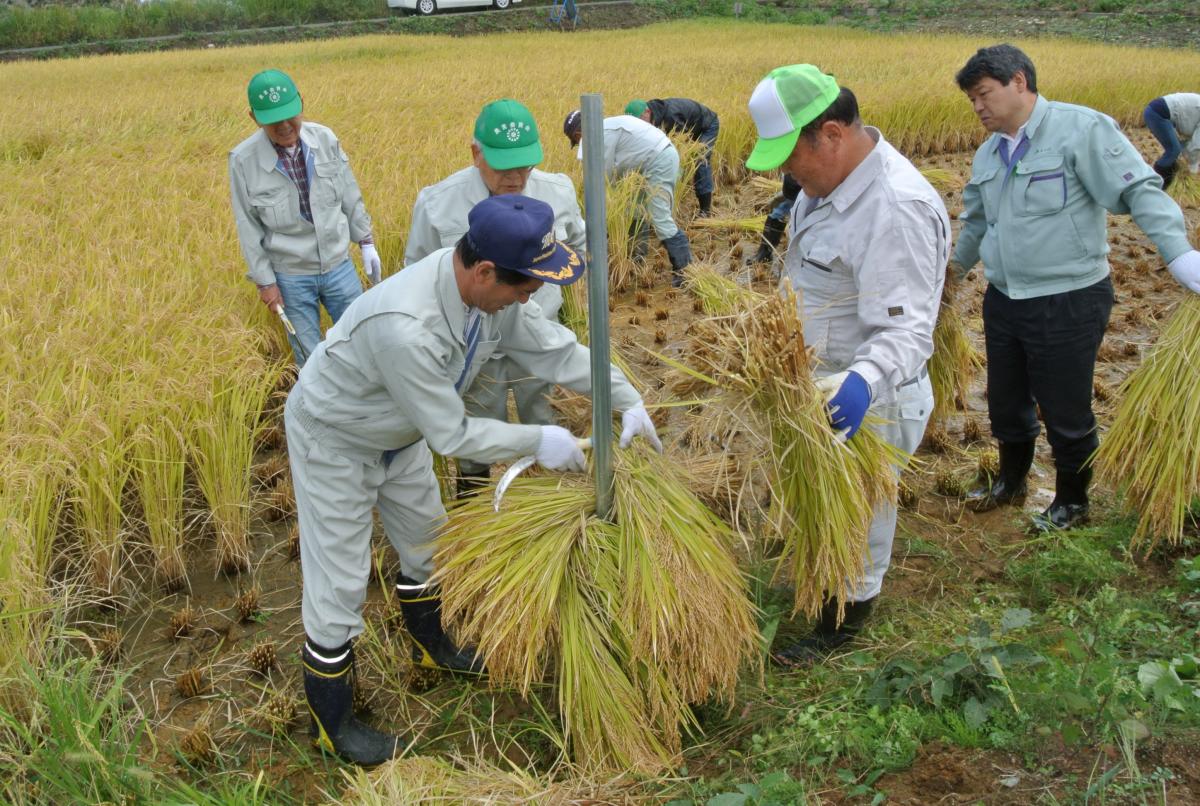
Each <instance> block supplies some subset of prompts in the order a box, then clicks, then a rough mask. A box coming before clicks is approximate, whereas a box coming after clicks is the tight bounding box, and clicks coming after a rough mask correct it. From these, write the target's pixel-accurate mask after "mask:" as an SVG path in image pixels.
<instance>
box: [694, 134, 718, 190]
mask: <svg viewBox="0 0 1200 806" xmlns="http://www.w3.org/2000/svg"><path fill="white" fill-rule="evenodd" d="M720 129H721V124H720V123H714V124H713V125H712V126H711V127H709V128H707V129H705V130H704V131H702V132H700V136H699V137H697V138H696V139H697V140H699V141H700V142H701V143H704V156H703V157H701V158H700V162H699V164H698V165H696V173H695V176H694V177H693V178H692V187H693V188H695V190H696V195H697V196H702V195H704V194H705V193H712V192H713V175H712V153H713V146H714V145H715V144H716V142H717V133H718V132H719V131H720Z"/></svg>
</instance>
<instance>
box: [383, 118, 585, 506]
mask: <svg viewBox="0 0 1200 806" xmlns="http://www.w3.org/2000/svg"><path fill="white" fill-rule="evenodd" d="M541 161H542V143H541V139H540V138H539V136H538V127H537V122H536V121H534V119H533V115H532V114H530V112H529V110H528V109H527V108H526V107H525V105H524V104H522V103H520V102H519V101H514V100H512V99H511V98H501V99H500V100H498V101H492V102H491V103H489V104H486V105H485V106H484V107H483V109H482V110H481V111H480V113H479V116H478V117H477V118H476V119H475V133H474V137H473V139H472V141H471V162H472V165H470V166H468V167H466V168H463V169H462V170H461V171H458V172H456V173H453V174H451V175H450V176H448V177H446V178H445V179H443V180H442V181H440V182H438V183H437V184H436V185H429V186H428V187H425V188H422V189H421V192H420V193H418V194H417V201H416V204H415V205H414V206H413V212H412V226H411V227H410V228H409V232H408V241H407V243H406V244H405V247H404V265H406V266H410V265H412V264H413V263H416V262H417V261H418V260H421V259H422V258H424V257H426V256H427V255H429V254H431V253H433V252H436V251H437V250H438V249H444V248H446V247H448V246H454V245H455V244H456V243H458V240H459V239H460V238H461V237H462V236H463V234H464V233H466V231H467V213H469V212H470V211H471V208H472V207H474V206H475V205H476V204H478V203H479V202H481V201H483V200H484V199H486V198H488V197H490V196H498V195H502V194H510V193H516V194H521V195H524V196H528V197H530V198H534V199H537V200H539V201H543V202H545V203H546V204H548V205H550V208H551V209H552V210H553V211H554V237H555V238H557V239H558V240H560V241H563V242H564V243H567V244H569V245H570V246H571V248H572V249H574V250H576V251H577V252H579V253H580V254H583V253H584V252H585V250H586V245H587V244H586V241H587V238H586V235H585V231H584V224H583V216H582V215H581V214H580V211H579V200H578V197H577V195H576V193H575V185H574V183H573V182H572V181H571V179H570V178H569V177H568V176H567V175H566V174H552V173H546V172H544V171H539V170H538V169H537V168H535V167H534V166H535V165H537V164H538V163H540V162H541ZM533 300H534V302H536V303H537V304H538V306H539V307H540V308H541V311H542V315H543V316H544V317H545V318H546V319H548V320H550V321H552V322H557V321H558V311H559V309H560V308H561V307H562V289H561V288H560V287H559V286H557V285H554V284H552V283H546V284H545V285H543V286H542V288H541V289H540V290H539V291H538V292H537V293H536V294H534V295H533ZM510 389H511V390H512V393H513V396H514V397H515V398H516V407H517V416H518V418H519V419H520V421H521V422H522V423H524V424H526V425H546V424H550V423H553V422H554V419H553V415H552V413H551V411H550V404H549V399H548V395H549V394H550V391H551V386H550V385H549V384H547V383H546V382H545V381H542V380H540V379H537V378H532V377H529V374H528V373H526V372H524V371H522V370H521V369H520V368H518V367H517V365H516V364H514V363H513V362H512V361H511V360H510V359H509V358H507V357H506V356H504V355H501V354H494V355H493V356H492V357H491V358H490V359H489V360H488V362H487V363H486V364H485V365H484V366H483V367H482V368H481V369H480V371H479V375H478V376H477V378H476V380H475V382H474V384H472V386H471V388H470V389H469V390H468V391H467V393H466V394H465V395H464V396H463V402H464V403H465V405H466V407H467V413H468V414H469V415H470V416H472V417H489V418H491V419H493V420H502V421H506V422H507V420H508V393H509V390H510ZM487 477H488V466H487V465H483V464H478V463H475V462H471V461H470V460H467V459H460V460H459V461H458V480H457V489H458V495H459V496H460V497H461V496H463V495H466V494H468V493H469V492H471V491H472V490H474V489H476V488H478V487H479V486H480V485H482V484H484V483H485V482H486V481H487Z"/></svg>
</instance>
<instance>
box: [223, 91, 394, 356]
mask: <svg viewBox="0 0 1200 806" xmlns="http://www.w3.org/2000/svg"><path fill="white" fill-rule="evenodd" d="M246 94H247V96H248V99H249V102H250V110H249V115H250V119H251V120H253V121H254V122H255V123H256V124H257V125H258V126H259V130H258V131H257V132H255V133H254V134H252V135H251V136H250V137H247V138H246V139H245V140H243V141H242V142H241V143H239V144H238V146H237V147H236V148H234V149H233V150H232V151H231V152H229V189H230V195H231V196H232V199H233V215H234V219H235V220H236V222H237V232H238V240H239V241H240V242H241V245H242V255H243V256H245V258H246V265H247V266H248V267H249V270H248V271H247V273H246V276H247V277H249V278H250V280H251V282H253V283H254V284H255V285H256V286H257V287H258V296H259V299H261V300H262V302H263V304H264V305H266V306H267V307H268V308H270V309H271V310H272V311H275V312H276V313H278V312H279V311H280V310H281V309H282V310H283V311H284V312H285V313H286V314H287V317H288V319H289V320H290V321H291V322H292V324H293V325H294V326H295V329H296V335H295V336H289V337H288V338H289V340H290V341H291V344H292V351H293V352H294V353H295V355H296V363H298V364H303V363H304V362H305V361H306V360H307V359H308V356H309V355H311V354H312V351H313V349H314V348H315V347H316V346H317V342H318V341H320V339H321V327H320V313H321V311H320V306H321V305H324V306H325V310H327V311H328V312H329V316H330V318H331V319H332V320H333V321H334V322H336V321H337V320H338V318H339V317H340V316H341V315H342V312H343V311H344V310H346V306H347V305H349V304H350V303H351V302H352V301H353V300H354V298H355V297H357V296H358V295H359V294H361V293H362V284H361V283H360V282H359V279H358V274H357V273H356V272H355V270H354V264H353V263H352V262H351V260H350V251H349V249H350V241H352V240H353V241H355V242H357V243H358V245H359V247H360V248H361V250H362V259H363V269H364V271H365V272H366V274H367V276H368V277H369V278H370V279H371V281H372V282H375V283H377V282H379V280H380V279H381V275H382V264H381V263H380V260H379V253H378V251H376V249H375V243H374V240H373V239H372V237H371V217H370V216H369V215H367V208H366V206H365V205H364V204H363V197H362V192H361V191H360V190H359V189H358V182H357V181H356V180H355V178H354V173H353V172H352V171H351V170H350V158H349V157H347V156H346V152H345V151H343V150H342V146H341V143H339V142H338V139H337V137H336V136H335V135H334V133H333V132H332V131H330V130H329V129H327V128H326V127H324V126H321V125H320V124H317V123H313V122H311V121H306V120H304V119H303V117H302V114H301V113H302V111H303V106H304V104H303V101H302V100H301V98H300V91H299V90H297V89H296V84H295V83H294V82H293V81H292V79H291V78H290V77H289V76H288V75H287V74H286V73H283V72H280V71H279V70H264V71H263V72H261V73H258V74H257V75H255V76H254V77H253V78H251V79H250V84H249V86H248V87H247V88H246Z"/></svg>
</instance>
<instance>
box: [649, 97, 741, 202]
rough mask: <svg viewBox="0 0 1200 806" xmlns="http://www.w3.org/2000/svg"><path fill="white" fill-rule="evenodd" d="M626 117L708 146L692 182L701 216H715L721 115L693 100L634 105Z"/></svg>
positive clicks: (656, 99)
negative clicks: (715, 170)
mask: <svg viewBox="0 0 1200 806" xmlns="http://www.w3.org/2000/svg"><path fill="white" fill-rule="evenodd" d="M625 114H626V115H633V116H634V117H635V118H641V119H642V120H644V121H646V122H647V123H650V124H652V125H654V126H657V127H658V128H660V129H662V130H663V131H664V132H666V133H667V134H671V133H673V132H683V133H684V134H686V135H687V136H688V137H690V138H692V139H693V140H695V141H696V142H698V143H700V144H701V145H703V146H704V154H703V155H702V156H701V157H700V161H699V162H698V163H697V165H696V173H695V176H694V177H693V178H692V187H693V188H694V189H695V191H696V200H697V201H698V202H699V203H700V215H701V216H709V215H712V194H713V175H712V152H713V146H714V145H715V144H716V142H717V134H719V133H720V130H721V121H720V119H719V118H717V113H716V112H714V111H712V110H711V109H709V108H708V107H707V106H705V105H704V104H702V103H700V102H699V101H693V100H692V99H691V98H652V99H650V100H649V101H643V100H640V99H638V100H633V101H630V102H629V103H628V104H626V105H625Z"/></svg>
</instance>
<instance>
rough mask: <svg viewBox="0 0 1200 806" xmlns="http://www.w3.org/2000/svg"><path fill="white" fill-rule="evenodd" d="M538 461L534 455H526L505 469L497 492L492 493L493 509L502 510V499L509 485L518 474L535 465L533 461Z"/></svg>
mask: <svg viewBox="0 0 1200 806" xmlns="http://www.w3.org/2000/svg"><path fill="white" fill-rule="evenodd" d="M536 461H537V458H536V457H534V456H525V457H522V458H520V459H518V460H517V461H515V462H513V463H512V464H511V465H510V466H509V468H508V470H505V471H504V475H503V476H501V477H500V482H499V483H498V484H497V485H496V492H495V493H493V494H492V511H493V512H499V511H500V501H501V500H502V499H503V498H504V493H505V492H507V491H508V488H509V485H511V484H512V483H513V480H514V479H516V477H517V476H519V475H521V474H522V473H524V472H525V471H526V470H528V469H529V468H531V467H533V463H534V462H536Z"/></svg>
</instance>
